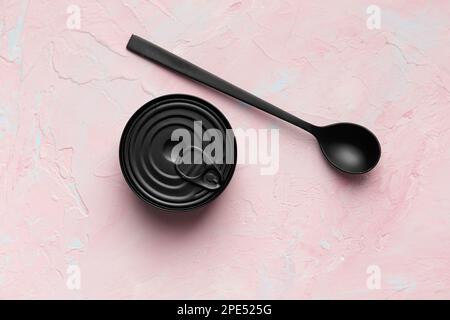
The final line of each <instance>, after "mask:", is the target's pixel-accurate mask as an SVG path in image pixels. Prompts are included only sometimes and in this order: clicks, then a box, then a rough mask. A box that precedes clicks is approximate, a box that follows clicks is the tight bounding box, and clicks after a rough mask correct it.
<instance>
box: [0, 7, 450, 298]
mask: <svg viewBox="0 0 450 320" xmlns="http://www.w3.org/2000/svg"><path fill="white" fill-rule="evenodd" d="M72 3H73V4H76V5H79V6H80V7H81V10H82V11H81V29H80V30H69V29H68V28H67V27H66V20H67V18H68V14H67V13H66V9H67V7H68V5H69V4H72ZM370 4H376V5H378V6H380V8H381V10H382V15H381V18H382V26H381V30H369V29H368V28H367V27H366V20H367V17H368V15H367V14H366V8H367V7H368V6H369V5H370ZM449 16H450V2H449V1H447V0H441V1H439V0H434V1H425V0H420V1H419V0H416V1H411V0H408V1H407V0H403V1H385V0H383V1H381V0H380V1H376V3H372V2H367V1H356V0H344V1H306V0H304V1H297V0H290V1H268V0H261V1H260V0H258V1H250V0H248V1H244V0H243V1H238V0H224V1H222V0H221V1H218V0H217V1H210V0H201V1H200V0H199V1H194V0H189V1H175V0H172V1H162V0H148V1H138V0H121V1H119V0H116V1H110V0H98V1H88V0H73V1H44V0H40V1H39V0H36V1H28V0H20V1H16V0H0V298H213V299H215V298H388V299H390V298H450V273H449V270H450V194H449V181H450V165H449V158H450V152H449V146H450V130H449V128H450V112H449V107H450V19H449ZM131 33H136V34H139V35H141V36H144V37H146V38H149V39H151V40H152V41H154V42H156V43H158V44H160V45H161V46H164V47H165V48H167V49H169V50H171V51H173V52H176V53H178V54H180V55H181V56H183V57H185V58H187V59H190V60H192V61H193V62H195V63H197V64H199V65H201V66H203V67H205V68H206V69H208V70H210V71H212V72H215V73H217V74H218V75H220V76H223V77H224V78H226V79H228V80H230V81H232V82H234V83H235V84H237V85H240V86H242V87H244V88H246V89H248V90H250V91H252V92H254V93H256V94H258V95H260V96H261V97H262V98H265V99H267V100H269V101H271V102H273V103H274V104H276V105H279V106H280V107H282V108H284V109H286V110H288V111H290V112H292V113H294V114H296V115H298V116H302V117H304V118H305V119H306V120H309V121H312V122H315V123H317V124H319V125H324V124H328V123H332V122H335V121H352V122H357V123H361V124H363V125H365V126H367V127H369V128H370V129H371V130H373V131H374V132H375V133H376V134H377V135H378V136H379V138H380V141H381V143H382V148H383V156H382V159H381V162H380V164H379V166H378V167H377V168H376V170H375V171H373V172H372V173H371V174H369V175H366V176H363V177H358V178H354V179H349V178H346V177H344V176H342V175H340V174H337V173H336V172H335V171H333V170H332V169H331V168H329V167H328V165H327V164H326V163H325V162H324V161H323V159H322V156H321V154H320V152H319V150H318V147H317V145H316V143H315V142H314V140H313V138H312V137H311V136H309V135H308V134H306V133H304V132H302V131H300V130H296V129H295V128H293V127H291V126H289V125H285V124H284V123H282V122H281V121H277V120H276V119H274V118H272V117H270V116H266V115H264V114H262V113H260V112H254V110H253V109H251V108H247V107H244V106H243V105H242V104H239V103H237V102H236V101H233V100H231V99H229V98H227V97H224V96H222V95H220V94H217V93H215V92H212V91H210V90H209V89H206V88H204V87H201V86H199V85H196V84H193V83H191V82H190V81H188V80H184V79H181V78H179V77H178V76H176V75H174V74H172V73H169V72H166V71H165V70H163V69H161V68H159V67H157V66H155V65H152V64H150V63H146V62H144V61H143V60H141V59H140V58H137V57H136V56H134V55H132V54H131V53H129V52H127V51H126V50H125V45H126V43H127V40H128V38H129V36H130V34H131ZM179 92H182V93H189V94H193V95H198V96H200V97H202V98H204V99H206V100H209V101H211V102H212V103H213V104H215V105H216V106H218V107H219V108H220V109H221V110H223V112H224V113H225V114H226V116H227V117H228V118H229V120H230V122H231V124H232V126H233V127H235V128H238V127H239V128H249V127H253V128H272V127H279V128H280V129H281V131H280V144H281V147H280V151H281V154H280V170H279V172H278V174H277V175H275V176H261V175H260V174H259V167H257V166H249V165H241V166H239V167H238V169H237V171H236V173H235V176H234V178H233V181H232V182H231V184H230V186H229V188H228V189H227V190H226V192H225V193H224V194H223V195H222V196H221V197H220V198H219V199H218V200H217V201H215V202H214V203H212V204H211V205H210V206H208V207H206V208H204V209H201V210H197V212H193V213H189V214H180V215H172V216H169V215H163V214H160V213H159V212H157V211H156V210H154V209H152V208H149V207H147V206H145V205H143V204H142V203H141V202H140V201H139V200H138V199H137V198H136V197H135V196H134V194H132V193H131V191H130V190H129V189H128V187H127V185H126V184H125V182H124V180H123V178H122V175H121V173H120V169H119V164H118V142H119V138H120V135H121V132H122V129H123V127H124V125H125V123H126V121H127V120H128V119H129V117H130V116H131V115H132V114H133V113H134V111H136V110H137V109H138V107H140V106H141V105H143V104H144V103H145V102H147V101H148V100H150V99H152V98H153V97H156V96H160V95H163V94H168V93H179ZM70 264H77V265H79V266H80V268H81V290H69V289H68V288H67V287H66V279H67V274H66V269H67V266H68V265H70ZM370 265H378V266H379V267H380V269H381V272H382V273H381V276H382V277H381V284H382V287H381V289H380V290H369V289H368V288H367V287H366V280H367V277H368V275H367V274H366V269H367V267H368V266H370Z"/></svg>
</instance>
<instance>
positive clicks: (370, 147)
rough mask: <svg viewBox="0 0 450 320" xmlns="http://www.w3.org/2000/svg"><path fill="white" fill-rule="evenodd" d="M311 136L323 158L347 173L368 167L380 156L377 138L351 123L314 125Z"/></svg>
mask: <svg viewBox="0 0 450 320" xmlns="http://www.w3.org/2000/svg"><path fill="white" fill-rule="evenodd" d="M315 136H316V138H317V141H318V142H319V144H320V148H321V150H322V153H323V155H324V156H325V158H326V159H327V160H328V161H329V162H330V164H331V165H333V166H334V167H335V168H337V169H339V170H341V171H343V172H346V173H351V174H361V173H366V172H368V171H370V170H372V169H373V168H374V167H375V166H376V165H377V163H378V161H379V160H380V157H381V147H380V143H379V141H378V139H377V137H376V136H375V135H374V134H373V133H372V132H371V131H369V130H368V129H366V128H365V127H363V126H360V125H357V124H354V123H346V122H345V123H336V124H332V125H328V126H325V127H317V130H316V133H315Z"/></svg>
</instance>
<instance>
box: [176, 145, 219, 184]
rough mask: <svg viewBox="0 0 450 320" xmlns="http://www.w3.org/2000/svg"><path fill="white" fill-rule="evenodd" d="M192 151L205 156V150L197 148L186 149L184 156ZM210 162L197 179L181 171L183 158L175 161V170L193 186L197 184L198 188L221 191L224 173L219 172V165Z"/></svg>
mask: <svg viewBox="0 0 450 320" xmlns="http://www.w3.org/2000/svg"><path fill="white" fill-rule="evenodd" d="M190 149H194V150H198V151H199V152H201V153H202V155H203V150H201V149H200V148H198V147H195V146H189V147H186V148H185V149H183V154H184V153H185V152H188V151H189V150H190ZM208 160H211V159H208ZM202 161H203V158H202ZM208 162H210V164H205V169H204V170H203V172H201V173H200V174H199V175H197V176H195V177H191V176H188V175H187V174H185V173H184V172H183V171H182V170H181V168H180V166H181V165H182V164H183V161H182V157H181V156H179V157H178V158H177V160H176V161H175V170H176V172H177V173H178V175H179V176H180V177H181V178H182V179H183V180H186V181H188V182H190V183H192V184H195V185H197V186H200V187H202V188H204V189H207V190H211V191H214V190H217V189H220V188H221V187H222V181H223V176H222V172H221V171H220V170H219V168H218V167H217V165H216V164H215V163H213V161H208Z"/></svg>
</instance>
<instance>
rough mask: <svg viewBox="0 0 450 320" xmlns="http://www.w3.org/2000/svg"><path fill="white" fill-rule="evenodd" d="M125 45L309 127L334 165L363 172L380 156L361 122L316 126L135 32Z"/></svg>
mask: <svg viewBox="0 0 450 320" xmlns="http://www.w3.org/2000/svg"><path fill="white" fill-rule="evenodd" d="M127 49H128V50H130V51H131V52H134V53H136V54H138V55H140V56H142V57H144V58H146V59H149V60H151V61H153V62H156V63H158V64H160V65H162V66H164V67H166V68H169V69H171V70H173V71H177V72H179V73H181V74H183V75H185V76H187V77H189V78H191V79H193V80H196V81H198V82H201V83H203V84H205V85H207V86H210V87H212V88H214V89H216V90H218V91H220V92H223V93H225V94H228V95H230V96H232V97H234V98H236V99H238V100H240V101H242V102H245V103H247V104H250V105H252V106H254V107H256V108H258V109H260V110H262V111H265V112H267V113H270V114H272V115H274V116H275V117H278V118H280V119H283V120H285V121H287V122H289V123H292V124H293V125H295V126H297V127H300V128H302V129H304V130H306V131H308V132H309V133H311V134H312V135H313V136H314V137H316V139H317V141H318V142H319V145H320V148H321V149H322V153H323V154H324V155H325V158H326V159H327V160H328V161H329V162H330V163H331V164H332V165H333V166H334V167H336V168H337V169H340V170H342V171H344V172H347V173H354V174H360V173H366V172H368V171H370V170H371V169H373V168H374V167H375V166H376V164H377V163H378V160H379V159H380V156H381V147H380V143H379V142H378V140H377V138H376V137H375V135H374V134H373V133H372V132H370V131H369V130H368V129H366V128H364V127H362V126H360V125H357V124H353V123H336V124H332V125H328V126H324V127H318V126H315V125H313V124H311V123H308V122H306V121H304V120H302V119H300V118H297V117H295V116H294V115H292V114H290V113H288V112H286V111H283V110H282V109H280V108H277V107H275V106H274V105H272V104H270V103H268V102H266V101H264V100H262V99H260V98H258V97H256V96H254V95H253V94H251V93H249V92H247V91H245V90H242V89H240V88H238V87H236V86H235V85H233V84H231V83H229V82H227V81H225V80H222V79H220V78H219V77H217V76H215V75H213V74H212V73H209V72H208V71H206V70H203V69H201V68H200V67H197V66H196V65H194V64H192V63H190V62H188V61H186V60H184V59H182V58H180V57H178V56H176V55H174V54H173V53H170V52H169V51H166V50H164V49H162V48H160V47H158V46H157V45H155V44H153V43H151V42H149V41H147V40H145V39H143V38H141V37H138V36H136V35H132V36H131V38H130V41H129V42H128V45H127Z"/></svg>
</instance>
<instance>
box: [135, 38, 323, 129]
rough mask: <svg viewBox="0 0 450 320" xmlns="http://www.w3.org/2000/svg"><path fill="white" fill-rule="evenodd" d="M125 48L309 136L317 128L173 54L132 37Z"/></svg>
mask: <svg viewBox="0 0 450 320" xmlns="http://www.w3.org/2000/svg"><path fill="white" fill-rule="evenodd" d="M127 49H128V50H129V51H131V52H133V53H136V54H138V55H140V56H142V57H144V58H146V59H148V60H151V61H153V62H156V63H158V64H160V65H162V66H164V67H166V68H168V69H171V70H173V71H176V72H178V73H181V74H183V75H185V76H187V77H188V78H191V79H193V80H196V81H198V82H200V83H203V84H205V85H207V86H209V87H211V88H214V89H216V90H218V91H220V92H222V93H225V94H227V95H229V96H232V97H233V98H235V99H237V100H240V101H242V102H245V103H247V104H249V105H252V106H254V107H256V108H258V109H260V110H262V111H265V112H267V113H270V114H271V115H274V116H275V117H278V118H280V119H283V120H285V121H287V122H289V123H291V124H293V125H295V126H297V127H300V128H302V129H304V130H306V131H308V132H310V133H312V134H314V131H315V130H314V129H316V128H317V127H316V126H314V125H313V124H311V123H308V122H306V121H304V120H302V119H300V118H297V117H296V116H294V115H292V114H290V113H289V112H286V111H284V110H282V109H280V108H278V107H276V106H274V105H272V104H270V103H268V102H267V101H264V100H262V99H260V98H258V97H257V96H255V95H253V94H251V93H249V92H247V91H245V90H242V89H241V88H238V87H236V86H235V85H233V84H231V83H229V82H227V81H225V80H223V79H221V78H219V77H217V76H215V75H214V74H212V73H210V72H208V71H206V70H204V69H202V68H200V67H198V66H196V65H194V64H192V63H190V62H189V61H186V60H184V59H182V58H180V57H178V56H176V55H174V54H173V53H171V52H169V51H167V50H165V49H163V48H161V47H158V46H157V45H155V44H153V43H151V42H149V41H147V40H145V39H143V38H141V37H139V36H136V35H132V36H131V38H130V41H129V42H128V45H127Z"/></svg>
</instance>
